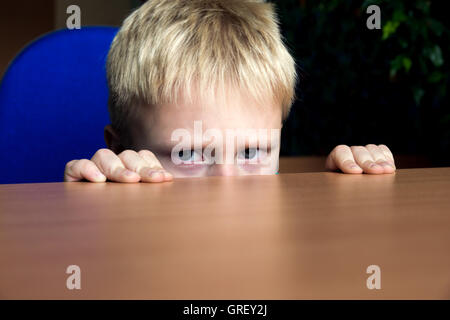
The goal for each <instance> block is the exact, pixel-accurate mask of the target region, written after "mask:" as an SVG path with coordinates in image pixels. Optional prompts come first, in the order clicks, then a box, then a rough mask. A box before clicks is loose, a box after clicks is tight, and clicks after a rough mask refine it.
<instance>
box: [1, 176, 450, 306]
mask: <svg viewBox="0 0 450 320" xmlns="http://www.w3.org/2000/svg"><path fill="white" fill-rule="evenodd" d="M449 252H450V168H434V169H408V170H399V171H397V173H395V174H393V175H381V176H373V175H344V174H338V173H325V172H321V173H302V174H280V175H277V176H253V177H251V176H247V177H212V178H198V179H179V180H176V181H174V182H172V183H166V184H117V183H105V184H91V183H49V184H22V185H1V186H0V298H4V299H15V298H31V299H37V298H39V299H49V298H62V299H81V298H88V299H109V298H114V299H122V298H124V299H134V298H137V299H303V298H306V299H315V298H323V299H334V298H338V299H340V298H342V299H365V298H369V299H393V298H401V299H431V298H438V299H449V298H450V255H449ZM73 264H74V265H78V266H80V268H81V279H82V280H81V283H82V289H81V290H68V289H67V288H66V278H67V277H68V275H67V274H66V273H65V271H66V268H67V266H69V265H73ZM369 265H378V266H380V268H381V286H382V288H381V290H368V289H367V287H366V279H367V277H368V276H369V275H368V274H366V268H367V267H368V266H369Z"/></svg>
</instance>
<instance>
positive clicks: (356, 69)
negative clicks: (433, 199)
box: [273, 0, 450, 166]
mask: <svg viewBox="0 0 450 320" xmlns="http://www.w3.org/2000/svg"><path fill="white" fill-rule="evenodd" d="M273 2H274V3H275V4H276V5H277V8H278V14H279V17H280V22H281V27H282V33H283V35H284V37H285V41H286V43H287V45H288V47H289V49H290V51H291V53H292V54H293V55H294V57H295V60H296V62H297V64H298V70H299V73H300V75H301V76H300V81H299V85H298V88H297V96H298V99H297V101H296V102H295V104H294V106H293V108H292V111H291V114H290V116H289V118H288V119H287V121H286V123H285V126H284V129H283V132H282V135H283V138H282V141H283V143H282V155H313V154H314V155H325V154H327V153H328V152H329V151H330V150H331V149H332V148H333V147H334V146H336V145H338V144H348V145H365V144H368V143H375V144H379V143H383V144H386V145H388V146H389V147H390V148H391V150H392V151H393V152H394V154H411V155H417V156H422V157H426V158H428V159H429V160H430V161H431V164H432V165H434V166H448V165H450V156H449V154H450V153H449V141H450V108H449V106H450V104H449V97H448V93H447V92H448V91H447V90H448V86H449V61H448V58H449V47H450V32H449V22H448V21H449V20H450V19H449V18H450V13H448V11H447V10H446V7H445V6H444V5H445V1H441V2H437V1H418V0H412V1H411V0H410V1H399V0H389V1H335V0H332V1H313V0H276V1H273ZM370 4H376V5H378V6H379V7H380V9H381V21H382V23H381V27H382V29H381V30H369V29H368V28H367V27H366V20H367V18H368V17H369V16H370V14H367V13H366V8H367V6H368V5H370Z"/></svg>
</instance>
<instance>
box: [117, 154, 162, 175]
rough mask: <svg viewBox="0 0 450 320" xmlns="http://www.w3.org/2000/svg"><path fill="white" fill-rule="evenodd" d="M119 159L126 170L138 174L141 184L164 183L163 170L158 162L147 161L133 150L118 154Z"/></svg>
mask: <svg viewBox="0 0 450 320" xmlns="http://www.w3.org/2000/svg"><path fill="white" fill-rule="evenodd" d="M119 159H120V160H121V161H122V163H123V164H124V165H125V167H126V168H127V169H129V170H132V171H134V172H136V173H138V174H139V175H140V176H141V181H143V182H163V181H165V179H164V169H163V168H162V167H161V164H160V163H159V161H152V162H150V161H147V160H145V159H144V158H143V157H141V156H140V155H139V154H138V153H137V152H136V151H133V150H125V151H123V152H122V153H120V154H119ZM155 159H156V158H155Z"/></svg>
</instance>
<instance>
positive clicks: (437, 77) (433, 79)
mask: <svg viewBox="0 0 450 320" xmlns="http://www.w3.org/2000/svg"><path fill="white" fill-rule="evenodd" d="M443 78H444V74H443V73H441V72H439V71H434V72H432V73H431V74H430V75H429V76H428V82H430V83H437V82H439V81H441V80H442V79H443Z"/></svg>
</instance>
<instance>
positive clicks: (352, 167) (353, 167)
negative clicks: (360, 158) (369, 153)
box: [350, 163, 358, 169]
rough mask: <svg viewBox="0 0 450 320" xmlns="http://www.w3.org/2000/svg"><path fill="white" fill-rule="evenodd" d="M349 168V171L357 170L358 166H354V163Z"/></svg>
mask: <svg viewBox="0 0 450 320" xmlns="http://www.w3.org/2000/svg"><path fill="white" fill-rule="evenodd" d="M350 168H351V169H357V168H358V166H357V165H356V163H352V164H351V165H350Z"/></svg>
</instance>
